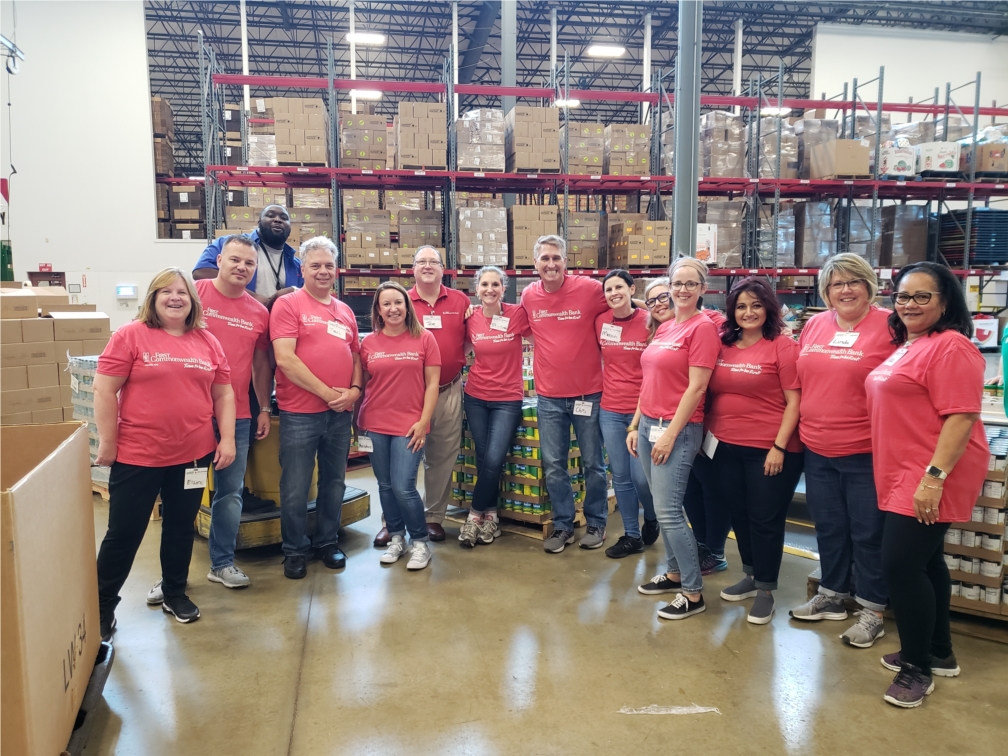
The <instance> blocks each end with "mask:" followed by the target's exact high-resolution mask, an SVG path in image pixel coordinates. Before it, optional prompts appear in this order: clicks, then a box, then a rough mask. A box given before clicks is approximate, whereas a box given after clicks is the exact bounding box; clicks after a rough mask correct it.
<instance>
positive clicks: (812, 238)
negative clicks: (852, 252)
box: [794, 202, 836, 268]
mask: <svg viewBox="0 0 1008 756" xmlns="http://www.w3.org/2000/svg"><path fill="white" fill-rule="evenodd" d="M794 216H795V256H794V261H795V265H796V266H797V267H799V268H821V267H822V266H823V264H824V263H825V262H826V260H828V259H829V258H830V257H832V256H833V255H835V254H836V231H835V229H834V226H833V205H832V203H830V202H796V203H795V205H794Z"/></svg>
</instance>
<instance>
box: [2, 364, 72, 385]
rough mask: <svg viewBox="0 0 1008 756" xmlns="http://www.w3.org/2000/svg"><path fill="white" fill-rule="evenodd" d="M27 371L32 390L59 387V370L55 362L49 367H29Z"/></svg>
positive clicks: (26, 368)
mask: <svg viewBox="0 0 1008 756" xmlns="http://www.w3.org/2000/svg"><path fill="white" fill-rule="evenodd" d="M25 370H26V371H27V372H28V388H30V389H37V388H48V387H50V386H59V370H58V368H57V367H56V363H55V362H53V363H51V364H48V365H28V366H27V367H25ZM3 390H4V391H7V387H6V386H4V387H3Z"/></svg>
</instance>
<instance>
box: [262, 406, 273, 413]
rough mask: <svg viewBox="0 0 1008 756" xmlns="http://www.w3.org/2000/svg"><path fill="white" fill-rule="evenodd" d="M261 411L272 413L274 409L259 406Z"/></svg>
mask: <svg viewBox="0 0 1008 756" xmlns="http://www.w3.org/2000/svg"><path fill="white" fill-rule="evenodd" d="M259 412H260V413H262V412H268V413H270V414H272V413H273V410H271V409H270V408H269V407H260V408H259Z"/></svg>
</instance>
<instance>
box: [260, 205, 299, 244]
mask: <svg viewBox="0 0 1008 756" xmlns="http://www.w3.org/2000/svg"><path fill="white" fill-rule="evenodd" d="M290 232H291V225H290V216H289V215H288V214H287V211H286V210H284V208H282V207H281V206H280V205H270V206H269V207H267V208H266V209H264V210H263V211H262V215H260V216H259V236H260V237H261V238H262V240H263V242H264V243H265V244H266V246H268V247H273V248H274V249H276V248H278V247H281V246H283V243H284V242H285V241H287V237H289V236H290Z"/></svg>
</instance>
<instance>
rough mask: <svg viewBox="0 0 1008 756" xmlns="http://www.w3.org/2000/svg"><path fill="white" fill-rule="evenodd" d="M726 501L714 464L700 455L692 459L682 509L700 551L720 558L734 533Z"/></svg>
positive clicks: (701, 453)
mask: <svg viewBox="0 0 1008 756" xmlns="http://www.w3.org/2000/svg"><path fill="white" fill-rule="evenodd" d="M725 502H726V500H724V499H722V497H721V491H720V489H719V487H718V485H717V481H716V480H715V473H714V463H713V462H712V461H711V460H709V459H707V457H705V456H704V454H703V452H700V453H699V454H697V455H696V458H695V459H694V460H693V468H692V469H691V470H690V475H689V482H687V483H686V494H685V495H684V496H683V508H684V509H685V510H686V517H688V518H689V522H690V527H692V528H693V535H694V537H695V538H696V540H697V544H698V545H699V546H700V547H701V550H703V549H706V550H707V551H709V552H710V553H711V554H716V555H718V556H723V555H724V547H725V541H726V540H728V531H729V530H731V511H730V509H729V508H728V505H727V504H726V503H725ZM702 559H703V556H702V554H701V560H702Z"/></svg>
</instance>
